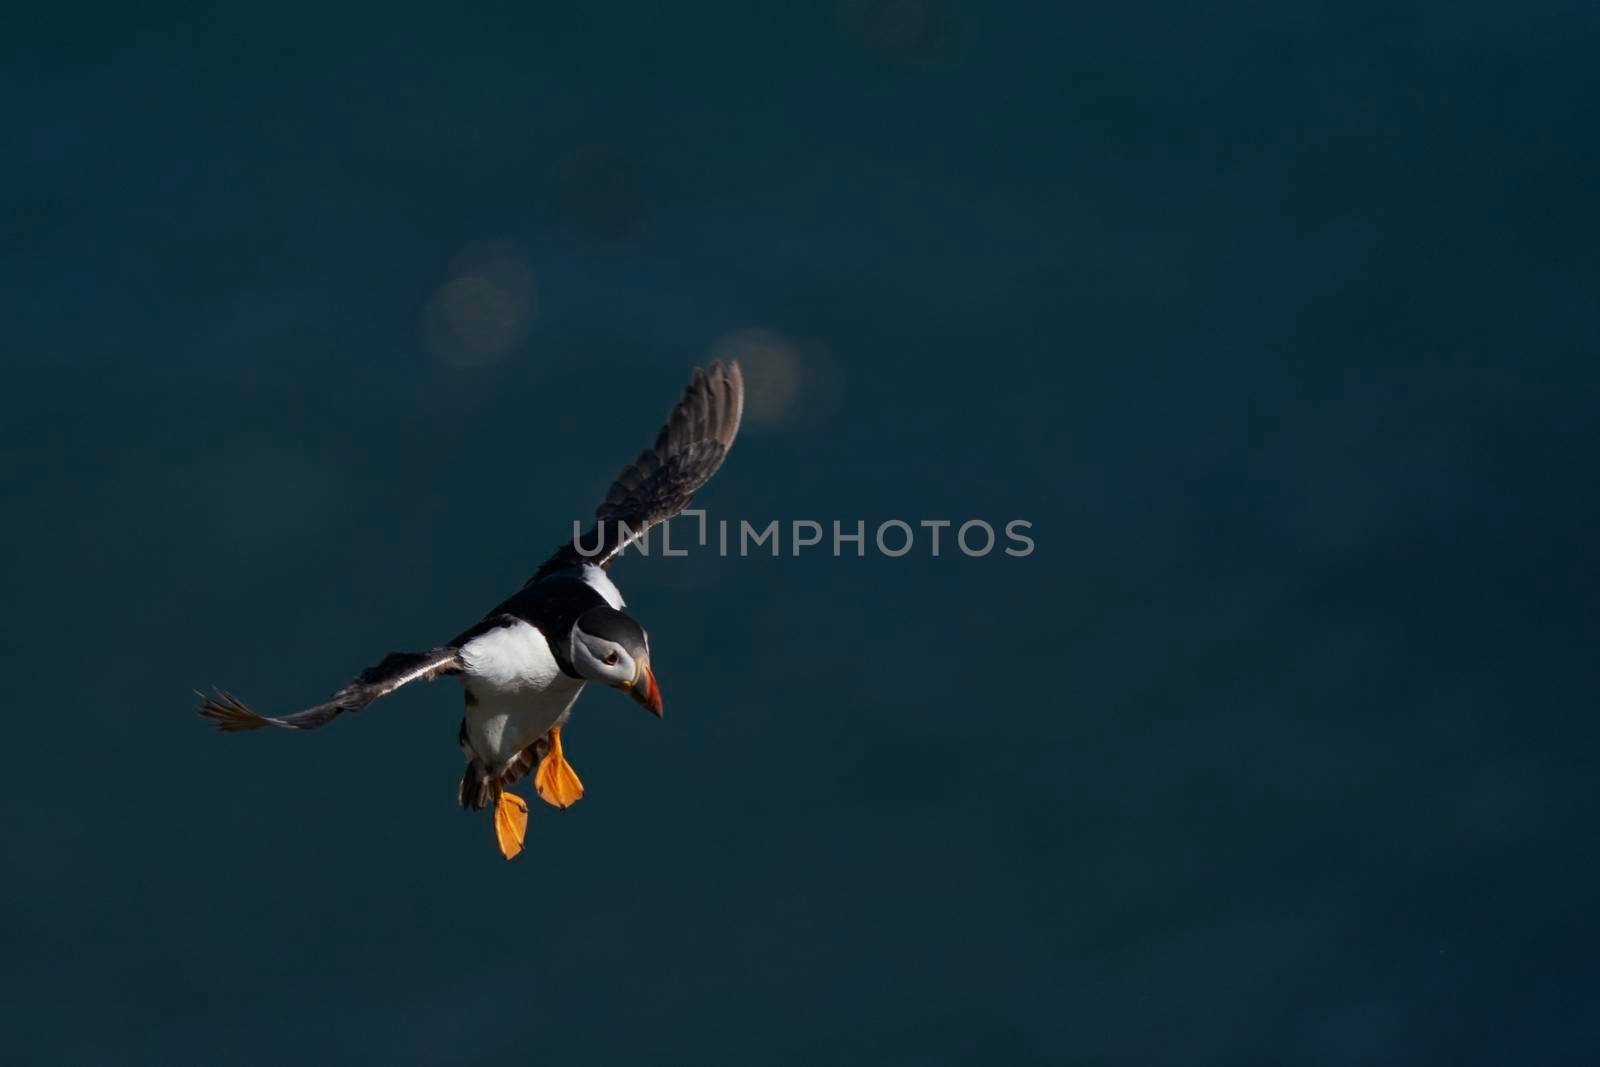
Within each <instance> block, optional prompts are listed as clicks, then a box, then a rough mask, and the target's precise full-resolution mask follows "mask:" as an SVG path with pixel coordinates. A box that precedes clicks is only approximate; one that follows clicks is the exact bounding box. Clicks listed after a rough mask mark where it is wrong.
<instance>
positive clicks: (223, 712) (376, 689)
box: [196, 648, 461, 734]
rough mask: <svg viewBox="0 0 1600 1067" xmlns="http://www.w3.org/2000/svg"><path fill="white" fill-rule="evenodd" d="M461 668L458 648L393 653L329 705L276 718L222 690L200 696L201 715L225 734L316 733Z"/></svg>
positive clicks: (328, 703) (341, 692)
mask: <svg viewBox="0 0 1600 1067" xmlns="http://www.w3.org/2000/svg"><path fill="white" fill-rule="evenodd" d="M460 669H461V663H460V661H459V660H458V659H457V658H456V649H455V648H436V649H434V650H433V651H431V652H391V653H389V654H388V655H387V656H385V657H383V662H382V663H379V664H378V665H377V666H376V667H368V668H367V669H366V670H364V671H362V672H361V673H360V674H358V675H357V676H356V677H355V679H354V680H353V681H352V682H351V683H350V684H349V685H347V686H345V687H344V688H343V689H341V690H339V691H338V692H337V693H335V694H333V696H332V697H331V698H330V699H329V700H328V701H327V702H326V703H322V704H318V705H316V706H315V707H311V708H307V709H306V710H304V711H297V712H295V713H294V714H293V715H284V716H282V717H276V718H275V717H273V716H271V715H262V714H259V713H258V712H255V711H251V710H250V709H249V708H247V707H245V706H244V704H243V703H242V702H241V701H239V700H238V699H237V698H235V697H233V696H231V695H230V694H228V693H224V692H223V691H222V690H220V689H219V690H217V692H216V695H215V696H210V697H208V696H206V695H205V694H204V693H197V694H196V695H197V696H199V697H200V699H201V701H202V703H201V705H200V714H201V715H203V716H205V717H206V718H208V719H210V720H211V721H212V722H214V723H216V724H217V729H219V730H221V731H223V732H224V733H230V734H232V733H240V732H243V731H245V730H259V729H260V728H261V727H263V726H280V727H282V728H283V729H285V730H315V729H316V728H317V727H319V726H324V725H326V724H328V723H330V722H332V721H333V720H334V719H335V718H336V717H337V716H339V715H340V714H341V713H343V712H346V711H360V710H361V709H362V708H364V707H366V706H367V705H368V704H370V703H372V702H373V701H374V700H377V699H378V698H379V697H383V696H388V695H389V694H390V693H392V692H394V691H395V690H396V689H399V688H400V687H401V686H402V685H405V684H407V683H408V682H414V681H417V680H418V679H419V678H421V679H427V680H430V681H431V680H432V679H434V678H437V677H438V676H439V675H441V674H454V673H455V672H456V671H458V670H460Z"/></svg>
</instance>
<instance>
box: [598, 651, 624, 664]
mask: <svg viewBox="0 0 1600 1067" xmlns="http://www.w3.org/2000/svg"><path fill="white" fill-rule="evenodd" d="M621 658H622V657H621V656H619V655H617V654H616V652H612V653H610V654H609V655H607V656H606V658H605V659H603V660H601V661H600V662H601V663H604V664H605V665H606V666H607V667H615V666H616V665H617V660H619V659H621Z"/></svg>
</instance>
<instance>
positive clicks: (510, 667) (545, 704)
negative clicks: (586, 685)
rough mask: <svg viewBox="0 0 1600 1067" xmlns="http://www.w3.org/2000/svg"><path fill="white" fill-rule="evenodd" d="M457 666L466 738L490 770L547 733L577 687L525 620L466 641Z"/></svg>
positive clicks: (578, 690) (570, 699)
mask: <svg viewBox="0 0 1600 1067" xmlns="http://www.w3.org/2000/svg"><path fill="white" fill-rule="evenodd" d="M461 666H462V675H463V677H462V685H464V686H465V687H466V689H467V692H468V695H469V699H468V701H467V713H466V719H467V740H468V742H470V743H471V745H472V749H473V751H474V752H475V753H477V755H478V758H479V759H481V760H482V761H483V762H484V764H485V765H486V766H488V767H489V768H490V769H491V770H498V769H499V768H501V767H502V766H504V765H505V764H506V763H507V762H508V761H509V760H510V759H511V758H512V757H514V756H516V755H517V753H519V752H521V751H522V750H523V749H524V748H527V747H528V746H529V745H530V744H532V743H533V742H534V741H536V740H537V739H538V738H540V737H542V736H543V735H544V734H546V733H548V732H549V730H550V728H551V727H552V726H554V725H555V724H556V723H557V722H558V721H560V719H561V717H562V716H563V715H565V714H566V712H567V709H568V708H570V707H571V706H572V702H573V701H574V700H576V699H577V698H578V693H579V692H580V691H581V690H582V689H583V682H581V681H579V680H578V679H576V678H569V677H568V676H567V675H565V674H562V673H561V668H560V667H558V666H556V659H555V656H553V655H552V654H551V652H550V646H549V644H548V643H546V641H545V639H544V635H543V634H541V633H540V632H539V630H538V628H537V627H535V626H532V625H530V624H528V623H525V622H518V623H514V624H512V625H510V626H501V627H497V628H496V629H493V630H490V631H489V632H488V633H485V634H481V635H480V636H478V637H475V638H473V639H472V640H471V641H468V642H467V643H466V644H465V645H463V646H462V647H461Z"/></svg>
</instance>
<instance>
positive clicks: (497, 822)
mask: <svg viewBox="0 0 1600 1067" xmlns="http://www.w3.org/2000/svg"><path fill="white" fill-rule="evenodd" d="M496 791H497V792H498V794H499V795H498V796H496V797H495V803H494V836H495V839H496V840H497V841H499V843H500V854H501V855H502V856H504V857H505V858H506V859H512V858H513V857H515V856H516V854H517V853H519V852H521V851H522V839H523V838H524V837H525V836H526V835H527V833H528V802H527V801H526V800H523V799H522V798H521V797H519V796H517V794H515V793H513V792H512V791H511V790H509V789H500V788H499V787H498V786H496Z"/></svg>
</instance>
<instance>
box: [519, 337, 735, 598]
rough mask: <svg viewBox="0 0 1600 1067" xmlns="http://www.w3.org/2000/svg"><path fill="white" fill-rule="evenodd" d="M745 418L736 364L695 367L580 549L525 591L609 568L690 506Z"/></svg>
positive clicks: (542, 571) (551, 563)
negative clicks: (565, 573) (559, 576)
mask: <svg viewBox="0 0 1600 1067" xmlns="http://www.w3.org/2000/svg"><path fill="white" fill-rule="evenodd" d="M743 414H744V376H743V375H742V374H741V373H740V372H739V364H738V363H735V362H729V363H727V364H723V363H721V362H713V363H712V364H711V366H710V367H709V368H708V369H706V370H704V371H702V370H701V369H700V368H699V367H696V368H695V371H694V377H693V378H691V379H690V381H689V388H687V389H685V390H684V391H683V399H682V400H680V401H678V406H677V407H675V408H673V409H672V414H671V415H669V416H667V424H666V425H665V426H663V427H661V432H660V433H658V434H656V443H655V444H654V445H653V446H652V447H650V448H647V449H645V450H644V451H643V452H641V453H639V458H638V459H636V460H634V461H633V462H632V463H630V464H628V466H626V467H624V468H623V470H622V473H621V474H619V475H617V480H616V481H615V482H613V483H612V484H611V491H610V492H608V493H607V494H606V499H605V503H603V504H601V505H600V506H599V507H598V508H597V509H595V513H594V517H595V525H594V528H593V529H591V530H590V531H589V532H588V533H586V534H584V535H583V537H582V538H581V539H580V540H579V542H578V544H580V545H582V549H583V550H582V551H581V552H580V551H579V550H578V547H577V546H576V545H573V544H570V543H569V544H564V545H562V546H561V548H560V550H559V551H557V552H556V554H555V555H554V556H551V557H550V558H549V559H548V560H546V561H545V562H544V563H543V564H542V565H541V566H540V567H539V570H538V572H537V573H535V574H534V576H533V577H532V578H529V579H528V584H529V585H532V584H533V583H534V582H537V581H539V580H540V579H541V578H543V577H545V576H546V575H549V574H552V573H554V572H556V571H561V570H566V569H567V568H568V567H575V566H577V565H578V564H580V563H593V564H597V565H599V566H601V567H609V566H610V565H611V563H612V561H613V560H615V559H616V558H617V554H618V553H620V552H621V551H622V550H623V549H624V548H626V547H628V545H630V544H632V543H633V542H634V541H637V540H639V538H641V537H643V536H644V535H645V531H647V530H649V529H650V527H652V526H654V525H656V524H657V523H660V522H665V521H666V520H667V519H670V518H672V517H673V516H674V515H676V514H678V512H680V511H682V510H683V509H684V508H686V507H688V506H689V501H690V500H691V499H692V498H693V497H694V494H695V493H696V492H698V491H699V490H700V487H701V486H702V485H705V484H706V482H708V481H710V480H711V476H712V475H713V474H715V473H716V472H717V468H718V467H720V466H722V461H723V459H724V458H725V457H726V456H727V455H728V449H730V448H732V447H733V438H734V436H735V435H736V434H737V433H738V432H739V418H740V416H741V415H743Z"/></svg>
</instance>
